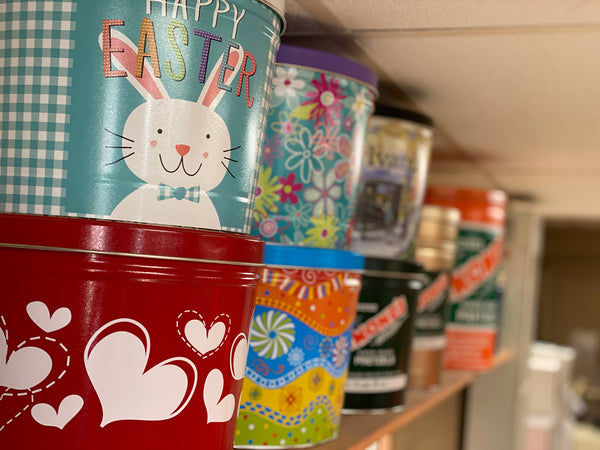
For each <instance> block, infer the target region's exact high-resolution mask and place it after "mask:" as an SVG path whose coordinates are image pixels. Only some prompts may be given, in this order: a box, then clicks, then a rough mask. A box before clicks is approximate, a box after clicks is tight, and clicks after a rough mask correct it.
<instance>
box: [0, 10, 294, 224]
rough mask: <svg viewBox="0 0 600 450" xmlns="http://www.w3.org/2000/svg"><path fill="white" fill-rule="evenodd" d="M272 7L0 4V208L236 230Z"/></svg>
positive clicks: (243, 210)
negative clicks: (0, 61) (0, 58)
mask: <svg viewBox="0 0 600 450" xmlns="http://www.w3.org/2000/svg"><path fill="white" fill-rule="evenodd" d="M283 7H284V2H283V1H282V0H269V1H267V0H265V1H257V0H229V1H225V0H208V1H202V2H200V1H197V2H196V1H194V2H191V1H190V2H187V1H183V2H180V1H173V0H169V1H166V0H163V1H158V2H157V1H123V0H98V1H85V0H69V1H67V0H48V1H44V2H32V1H22V0H12V1H8V2H7V1H3V2H2V6H1V12H0V30H2V43H1V44H0V46H1V47H2V52H3V54H7V55H8V54H10V61H11V63H10V65H9V64H6V65H5V67H4V71H3V76H2V77H1V78H0V92H2V94H3V101H2V107H3V111H4V114H3V115H2V118H1V119H0V126H1V127H2V135H1V136H0V157H1V159H2V161H3V162H2V167H1V168H0V212H3V213H27V214H40V215H54V216H63V217H64V216H77V217H86V218H95V219H111V220H115V221H125V222H136V223H145V224H152V225H176V226H182V227H191V228H207V229H214V230H222V231H229V232H244V233H249V232H250V226H251V216H252V210H253V203H254V197H255V192H256V182H257V178H258V158H259V150H260V146H261V144H262V140H263V131H264V128H265V124H266V119H267V108H266V105H267V104H268V102H269V94H270V92H271V89H270V88H271V79H272V75H273V67H274V63H275V54H276V52H277V48H278V46H279V36H280V34H281V32H282V30H283V27H284V21H283ZM9 49H10V50H9ZM4 52H10V53H4ZM7 57H8V56H7Z"/></svg>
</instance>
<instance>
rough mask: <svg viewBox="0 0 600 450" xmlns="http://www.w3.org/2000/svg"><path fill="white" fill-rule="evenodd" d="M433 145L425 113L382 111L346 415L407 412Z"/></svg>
mask: <svg viewBox="0 0 600 450" xmlns="http://www.w3.org/2000/svg"><path fill="white" fill-rule="evenodd" d="M432 142H433V122H432V120H431V119H430V118H429V117H427V116H424V115H422V114H419V113H416V112H413V111H409V110H405V109H400V108H393V107H386V106H378V107H377V108H376V111H375V115H374V116H373V118H372V120H371V122H370V124H369V135H368V138H367V147H366V151H365V155H364V157H363V169H362V174H361V181H360V194H359V207H358V211H357V215H356V220H355V227H354V234H353V239H352V248H353V249H356V250H357V251H359V252H361V253H363V254H365V255H367V256H368V258H367V260H366V270H365V275H364V277H363V290H362V292H361V296H360V301H359V304H358V315H357V320H356V325H355V331H354V333H353V339H352V356H351V363H350V371H349V374H348V381H347V387H346V400H345V404H344V411H345V412H346V413H365V412H370V413H383V412H393V411H399V410H402V409H403V408H404V397H405V392H406V388H407V385H408V374H409V362H410V349H411V342H412V338H413V332H414V322H415V316H416V307H417V297H418V295H419V293H420V291H421V289H422V288H423V286H424V283H425V282H426V280H427V277H426V276H425V275H424V273H423V269H422V267H421V266H420V265H418V264H416V263H415V262H414V254H415V243H416V235H417V228H418V225H419V221H420V216H421V206H422V203H423V197H424V193H425V184H426V178H427V168H428V165H429V158H430V152H431V146H432Z"/></svg>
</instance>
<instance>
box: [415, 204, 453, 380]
mask: <svg viewBox="0 0 600 450" xmlns="http://www.w3.org/2000/svg"><path fill="white" fill-rule="evenodd" d="M459 221H460V211H459V210H458V209H456V208H446V207H442V206H436V205H425V206H424V207H423V210H422V212H421V224H420V226H419V232H418V235H417V244H416V248H415V259H416V260H417V261H418V262H419V263H421V264H423V268H424V270H425V271H426V273H427V275H428V276H429V281H428V282H427V284H426V286H425V287H424V288H423V291H421V293H420V294H419V299H418V301H417V317H416V320H415V337H414V339H413V344H412V355H411V362H410V370H409V373H410V376H409V385H410V386H411V387H419V388H428V387H432V386H436V385H438V384H439V382H440V375H441V371H442V363H443V355H444V347H445V338H444V328H445V325H446V317H447V306H448V303H447V301H448V295H449V293H450V277H451V273H452V269H453V268H454V263H455V258H456V237H457V234H458V224H459Z"/></svg>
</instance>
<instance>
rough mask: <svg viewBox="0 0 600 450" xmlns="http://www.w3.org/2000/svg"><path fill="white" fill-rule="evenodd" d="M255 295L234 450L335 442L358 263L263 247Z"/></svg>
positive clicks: (322, 252)
mask: <svg viewBox="0 0 600 450" xmlns="http://www.w3.org/2000/svg"><path fill="white" fill-rule="evenodd" d="M265 266H266V267H265V268H264V270H263V273H262V279H261V281H260V283H259V285H258V288H257V292H256V308H255V310H254V316H253V318H252V324H251V327H250V338H249V346H250V348H249V351H248V363H247V366H246V379H245V381H244V388H243V390H242V398H241V402H240V407H239V412H238V423H237V429H236V432H235V446H236V448H279V449H281V448H307V447H312V446H315V445H318V444H321V443H324V442H327V441H330V440H333V439H335V438H337V436H338V432H339V426H340V416H341V410H342V403H343V401H344V382H345V379H346V373H347V371H348V363H349V359H350V340H351V337H352V324H353V322H354V317H355V315H356V305H357V303H358V296H359V292H360V279H361V271H362V269H363V267H364V257H363V256H362V255H359V254H357V253H352V252H348V251H344V250H333V249H321V248H310V247H297V246H288V245H279V244H267V245H266V250H265Z"/></svg>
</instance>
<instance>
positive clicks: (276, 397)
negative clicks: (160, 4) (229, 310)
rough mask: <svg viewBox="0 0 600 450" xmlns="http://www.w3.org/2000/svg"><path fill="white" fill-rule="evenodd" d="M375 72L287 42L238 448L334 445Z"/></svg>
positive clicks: (256, 226) (264, 176)
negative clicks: (352, 244)
mask: <svg viewBox="0 0 600 450" xmlns="http://www.w3.org/2000/svg"><path fill="white" fill-rule="evenodd" d="M376 87H377V77H376V75H375V74H374V73H373V72H372V71H371V70H370V69H368V68H366V67H364V66H362V65H360V64H358V63H356V62H354V61H351V60H349V59H346V58H342V57H340V56H337V55H333V54H329V53H324V52H321V51H316V50H312V49H307V48H301V47H295V46H288V45H282V46H281V48H280V50H279V52H278V54H277V63H276V65H275V73H274V79H273V92H272V96H271V102H270V105H269V110H268V117H267V128H266V133H265V140H264V145H263V150H262V154H261V156H260V163H259V176H258V185H257V188H256V203H255V206H254V213H253V216H252V220H253V222H252V234H254V235H255V236H258V237H260V238H261V239H262V240H264V241H267V244H266V251H265V269H264V270H263V273H262V279H261V281H260V284H259V288H258V291H257V296H256V303H257V304H256V309H255V311H254V316H253V318H252V324H251V329H250V338H249V339H250V340H249V345H250V347H249V352H248V360H247V367H246V381H245V383H244V387H243V392H242V401H241V404H240V408H239V412H238V422H237V430H236V436H235V444H236V447H238V448H254V447H272V448H274V447H276V448H287V447H292V448H293V447H307V446H312V445H317V444H319V443H322V442H326V441H329V440H332V439H335V438H336V437H337V435H338V430H339V426H340V420H341V411H342V406H343V403H344V385H345V381H346V376H347V372H348V365H349V361H350V346H351V342H352V328H353V324H354V321H355V317H356V307H357V302H358V298H359V293H360V289H361V278H362V274H363V271H364V264H365V263H364V256H362V255H360V254H358V253H355V252H351V251H349V250H348V249H349V245H350V239H351V237H352V225H353V218H354V216H355V210H356V203H357V192H358V182H359V177H360V167H361V163H362V153H363V146H364V140H365V136H366V134H367V121H368V118H369V116H370V115H371V114H372V112H373V102H374V97H375V95H376V92H377V90H376Z"/></svg>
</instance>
